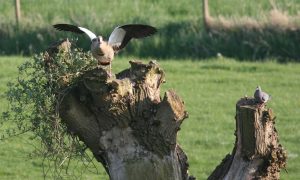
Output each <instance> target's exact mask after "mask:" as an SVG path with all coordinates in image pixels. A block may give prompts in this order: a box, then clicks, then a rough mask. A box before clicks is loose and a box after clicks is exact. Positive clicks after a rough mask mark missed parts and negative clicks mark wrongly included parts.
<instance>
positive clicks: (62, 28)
mask: <svg viewBox="0 0 300 180" xmlns="http://www.w3.org/2000/svg"><path fill="white" fill-rule="evenodd" d="M53 27H54V28H55V29H57V30H59V31H70V32H74V33H77V34H83V33H85V34H87V35H88V36H89V38H90V39H91V40H93V39H95V38H96V37H97V36H96V35H95V34H94V33H93V32H92V31H90V30H88V29H86V28H84V27H78V26H74V25H71V24H55V25H53Z"/></svg>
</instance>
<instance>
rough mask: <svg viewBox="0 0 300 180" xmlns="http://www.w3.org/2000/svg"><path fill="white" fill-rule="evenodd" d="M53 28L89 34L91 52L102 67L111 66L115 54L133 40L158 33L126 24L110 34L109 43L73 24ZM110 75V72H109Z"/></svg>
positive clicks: (150, 28)
mask: <svg viewBox="0 0 300 180" xmlns="http://www.w3.org/2000/svg"><path fill="white" fill-rule="evenodd" d="M53 27H54V28H55V29H57V30H60V31H70V32H74V33H78V34H83V33H85V34H87V35H88V36H89V38H90V39H91V41H92V43H91V52H92V55H93V56H94V58H96V59H97V60H98V64H100V65H110V71H111V62H112V60H113V58H114V54H115V53H117V52H118V51H120V50H121V49H123V48H124V47H125V46H126V45H127V44H128V42H129V41H130V40H131V39H132V38H143V37H147V36H151V35H153V34H155V33H156V32H157V29H156V28H155V27H152V26H149V25H143V24H126V25H123V26H118V27H116V28H115V29H114V30H113V31H112V33H111V34H110V36H109V38H108V41H104V40H103V38H102V36H98V37H97V36H96V34H94V33H93V32H92V31H90V30H88V29H86V28H84V27H78V26H74V25H71V24H55V25H53ZM109 73H110V72H109Z"/></svg>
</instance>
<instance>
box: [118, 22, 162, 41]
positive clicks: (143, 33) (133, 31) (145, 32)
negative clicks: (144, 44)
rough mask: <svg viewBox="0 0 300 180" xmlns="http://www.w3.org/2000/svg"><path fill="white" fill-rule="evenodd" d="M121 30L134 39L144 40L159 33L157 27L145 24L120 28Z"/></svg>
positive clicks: (127, 25)
mask: <svg viewBox="0 0 300 180" xmlns="http://www.w3.org/2000/svg"><path fill="white" fill-rule="evenodd" d="M120 28H123V29H124V30H125V31H126V34H127V33H128V35H129V36H131V37H133V38H143V37H147V36H152V35H153V34H155V33H157V29H156V28H155V27H153V26H149V25H144V24H126V25H123V26H120Z"/></svg>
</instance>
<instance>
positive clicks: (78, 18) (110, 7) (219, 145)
mask: <svg viewBox="0 0 300 180" xmlns="http://www.w3.org/2000/svg"><path fill="white" fill-rule="evenodd" d="M107 2H108V1H105V0H87V1H82V0H65V1H61V0H52V1H50V0H48V1H37V0H26V1H23V0H21V6H22V23H21V24H20V26H19V28H17V26H15V17H14V6H13V1H7V0H0V54H1V55H3V56H2V57H0V112H1V111H4V110H6V109H7V107H8V104H7V101H6V100H5V94H4V91H5V90H6V84H7V82H9V81H13V80H15V78H16V77H17V74H16V72H17V71H18V69H17V66H18V65H19V64H21V63H22V62H24V60H25V59H30V58H29V57H23V56H7V55H15V54H18V55H20V54H21V55H22V54H23V55H31V54H32V53H38V52H40V51H42V50H44V49H45V48H46V47H47V46H48V45H49V44H50V43H51V42H53V41H56V40H58V39H59V38H64V37H69V38H77V36H75V35H71V34H70V33H61V32H57V31H55V30H53V28H52V27H51V25H52V24H55V23H61V22H65V23H74V24H79V25H82V26H86V27H88V28H90V29H91V30H93V31H95V32H98V33H101V34H104V35H108V34H109V33H110V31H111V30H112V29H113V28H114V27H115V26H116V25H120V24H125V23H146V24H151V25H154V26H156V27H158V28H159V33H158V34H157V35H156V36H154V37H153V38H149V39H146V40H145V41H142V42H141V41H133V42H132V43H130V44H129V46H128V47H127V48H126V50H125V51H123V52H122V53H120V54H119V56H118V57H117V58H116V60H115V62H114V64H113V68H114V71H115V72H118V71H120V70H121V69H124V68H125V67H128V66H129V64H128V60H132V59H136V58H138V59H143V61H145V62H147V61H148V60H149V59H151V58H154V59H157V60H158V61H159V63H160V64H161V66H162V68H163V69H164V70H165V71H166V80H167V83H166V84H164V85H163V87H162V88H163V91H165V90H166V89H169V88H173V89H175V90H176V92H177V93H178V94H179V95H180V96H181V97H182V98H183V100H184V101H185V104H186V108H187V111H188V112H189V115H190V117H189V118H188V119H186V121H185V122H184V123H183V126H182V128H181V131H180V132H179V143H180V144H181V145H182V147H183V149H184V151H185V152H186V153H187V155H188V158H189V162H190V173H191V174H192V175H194V176H196V177H197V178H198V179H206V178H207V177H208V176H209V175H210V173H211V171H213V170H214V168H215V167H216V165H218V164H219V163H220V161H221V160H222V159H223V157H224V156H225V155H226V154H227V153H230V152H231V150H232V148H233V145H234V138H235V137H234V135H233V133H234V128H235V121H234V116H235V103H236V101H237V100H238V99H239V98H240V97H243V96H244V95H245V94H247V95H248V96H252V94H253V91H254V89H255V87H256V86H257V85H258V84H259V85H261V86H262V88H263V89H264V90H266V91H267V92H269V93H270V94H271V95H272V97H273V99H272V101H270V102H269V103H268V106H269V107H271V108H272V109H273V110H274V112H275V115H276V116H277V119H276V127H277V130H278V132H279V136H280V142H281V144H282V145H283V146H284V147H285V148H286V149H287V151H288V157H289V159H288V167H287V170H288V173H286V172H284V171H283V172H282V173H281V176H282V179H299V177H300V158H299V154H300V149H299V146H300V141H299V139H300V131H299V128H300V126H299V122H298V121H299V117H300V110H299V107H300V101H299V99H300V93H299V90H300V64H297V63H295V62H294V61H298V60H299V59H300V46H299V42H300V33H299V32H300V31H299V30H297V31H292V32H288V33H284V32H279V33H277V35H276V33H275V35H274V34H272V33H271V34H270V33H268V32H267V33H266V32H258V34H255V33H254V34H253V33H252V34H248V35H245V34H243V32H241V33H240V32H237V33H236V32H233V33H232V32H231V33H228V32H225V33H223V34H219V35H212V34H208V33H206V32H205V31H204V27H203V21H202V4H201V1H200V0H185V1H176V0H153V1H147V0H134V1H127V0H112V1H109V3H107ZM209 3H210V12H211V15H212V16H214V17H217V16H219V15H220V16H223V17H224V18H228V19H235V18H239V17H242V16H250V17H252V18H254V19H255V20H258V21H259V20H260V19H263V18H265V17H266V16H268V14H269V11H270V10H271V9H272V6H271V5H270V3H269V0H260V1H259V3H258V2H256V1H255V3H254V1H251V0H243V1H241V0H209ZM276 4H277V7H278V8H279V9H280V10H282V11H283V12H286V13H287V14H289V15H293V16H299V13H298V11H299V9H300V2H299V1H298V0H280V1H276ZM266 37H267V39H266V40H265V39H264V38H266ZM86 40H87V39H86V37H84V36H81V37H79V40H78V43H77V45H78V46H80V47H83V48H84V49H88V47H89V42H88V41H86ZM252 40H254V41H252ZM249 42H250V43H253V45H252V46H251V47H250V46H248V45H247V43H248V44H249ZM253 47H254V48H253ZM266 47H267V48H266ZM217 53H221V54H223V56H226V57H227V58H216V54H217ZM273 56H274V57H276V58H272V57H273ZM228 57H234V59H231V58H228ZM204 58H206V59H204ZM283 59H284V60H283ZM241 60H243V61H241ZM250 61H253V62H250ZM258 61H260V62H258ZM261 61H263V62H261ZM279 61H280V62H282V61H284V62H285V63H278V62H279ZM287 61H293V62H287ZM0 126H1V125H0ZM2 133H4V132H3V126H2V129H1V130H0V135H1V134H2ZM28 137H30V134H26V135H25V136H19V137H14V138H12V139H8V140H5V141H0V179H5V180H6V179H22V180H23V179H43V174H42V160H41V159H38V158H30V157H29V153H30V152H32V150H33V149H34V146H38V144H39V142H37V141H31V140H29V139H28ZM98 170H99V173H100V177H101V178H99V175H96V174H94V173H92V172H88V171H87V172H85V173H84V175H83V177H82V179H108V177H107V176H106V175H105V173H104V171H103V169H102V167H101V166H99V167H98ZM71 179H72V178H71ZM73 179H76V178H75V177H73Z"/></svg>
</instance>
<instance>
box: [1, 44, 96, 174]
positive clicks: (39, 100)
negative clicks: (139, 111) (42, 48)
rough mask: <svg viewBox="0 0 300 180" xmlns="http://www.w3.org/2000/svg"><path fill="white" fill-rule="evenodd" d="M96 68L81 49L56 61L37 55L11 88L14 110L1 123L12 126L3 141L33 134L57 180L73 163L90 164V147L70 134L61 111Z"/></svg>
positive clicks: (11, 103)
mask: <svg viewBox="0 0 300 180" xmlns="http://www.w3.org/2000/svg"><path fill="white" fill-rule="evenodd" d="M96 66H97V62H96V60H94V59H93V58H92V57H91V54H89V53H84V52H82V51H80V50H77V49H75V50H72V51H71V52H60V53H58V54H57V55H55V56H54V57H53V58H50V57H49V56H48V54H47V53H42V54H39V55H35V56H34V57H33V59H31V60H30V61H26V62H25V63H23V64H22V65H21V66H19V74H18V78H17V81H16V82H10V83H9V84H8V91H7V99H8V101H9V105H10V109H9V110H8V111H7V112H4V113H3V115H2V119H0V122H1V124H2V125H3V124H4V123H6V124H9V125H10V126H9V128H6V129H7V130H6V133H5V136H3V137H2V139H3V138H8V137H11V136H14V135H18V134H22V133H25V132H28V131H29V132H30V133H31V134H32V136H31V138H32V139H36V138H37V139H38V140H39V141H40V142H41V147H37V149H36V150H35V152H34V155H38V156H41V157H43V158H44V159H45V160H44V161H43V163H47V162H50V163H52V165H48V164H43V166H45V167H48V166H49V167H52V168H53V169H52V171H51V172H53V176H54V177H56V178H58V177H60V176H61V175H62V174H61V173H62V172H63V171H62V170H65V169H68V167H69V165H70V164H69V163H68V161H69V160H70V159H82V158H83V159H84V160H85V161H90V160H91V158H89V156H88V154H87V153H86V151H85V150H86V149H87V147H86V146H85V145H84V144H83V143H82V142H80V141H79V140H78V138H77V137H76V136H74V135H72V134H71V133H69V132H68V130H67V127H66V126H65V124H64V123H63V122H62V119H61V118H60V117H59V113H58V110H59V106H60V102H61V99H62V98H63V96H64V95H65V93H66V92H67V91H68V90H69V89H70V87H72V86H74V84H75V82H76V81H77V80H78V79H77V77H78V76H80V75H81V73H83V72H84V71H86V70H89V69H92V68H95V67H96ZM66 160H68V161H66ZM44 173H46V172H44Z"/></svg>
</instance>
